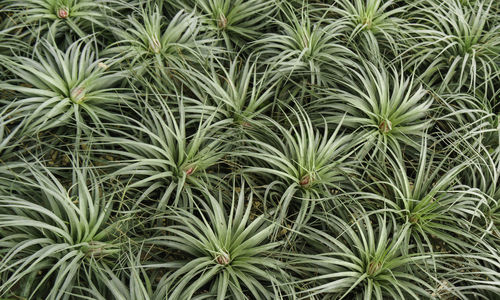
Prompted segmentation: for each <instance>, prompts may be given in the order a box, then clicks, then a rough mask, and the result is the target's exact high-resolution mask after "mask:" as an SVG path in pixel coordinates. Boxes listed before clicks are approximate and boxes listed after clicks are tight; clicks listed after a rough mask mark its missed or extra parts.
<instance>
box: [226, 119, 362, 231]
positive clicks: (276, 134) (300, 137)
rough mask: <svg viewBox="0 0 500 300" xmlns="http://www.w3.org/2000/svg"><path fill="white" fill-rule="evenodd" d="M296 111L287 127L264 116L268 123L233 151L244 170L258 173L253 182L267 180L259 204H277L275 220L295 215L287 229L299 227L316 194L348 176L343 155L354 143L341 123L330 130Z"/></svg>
mask: <svg viewBox="0 0 500 300" xmlns="http://www.w3.org/2000/svg"><path fill="white" fill-rule="evenodd" d="M295 117H296V118H295V119H294V120H295V121H296V122H297V126H293V122H292V121H291V120H290V119H288V120H287V121H288V122H289V125H288V126H287V127H284V126H282V125H280V124H279V123H278V122H276V121H274V120H271V119H268V122H269V125H264V124H263V125H261V126H262V127H261V128H259V132H258V134H262V135H261V136H259V135H257V134H256V135H254V136H253V138H254V139H248V140H244V144H246V145H244V146H242V147H241V150H238V151H236V152H235V155H236V156H239V157H242V158H245V162H246V167H245V168H244V169H243V172H244V173H249V174H259V177H260V178H258V181H256V182H255V183H254V184H255V185H256V186H257V185H259V184H264V185H265V186H266V195H265V196H264V197H265V200H264V207H265V208H267V205H269V207H277V209H278V211H279V213H277V214H276V218H275V221H276V222H277V223H279V224H283V223H284V222H285V221H287V219H288V218H290V219H291V217H292V216H294V215H295V217H294V218H295V219H294V220H293V222H294V224H293V227H292V229H299V228H300V226H302V225H303V224H304V223H306V222H307V220H308V218H309V217H310V216H311V213H312V212H313V211H314V209H315V207H316V203H317V202H318V201H319V200H321V199H323V198H327V197H329V196H330V195H331V194H332V192H333V190H338V189H342V188H343V187H342V183H343V182H345V181H348V179H347V177H348V176H347V175H348V174H349V173H351V172H352V170H351V169H350V167H349V163H348V162H347V161H346V160H347V158H348V157H349V155H351V154H352V152H353V151H354V150H353V149H355V145H354V144H353V143H352V137H351V136H349V135H342V133H341V132H340V126H338V127H337V128H336V129H335V131H334V132H333V133H330V132H329V130H328V127H327V126H326V127H325V129H324V131H323V132H321V131H319V130H318V129H316V128H315V127H314V126H313V125H312V123H311V120H310V119H309V117H308V116H307V115H306V114H305V113H304V112H303V111H298V112H295ZM268 126H269V127H268ZM290 127H291V128H290ZM250 163H251V164H250ZM256 179H257V178H256ZM267 202H270V203H268V204H266V203H267Z"/></svg>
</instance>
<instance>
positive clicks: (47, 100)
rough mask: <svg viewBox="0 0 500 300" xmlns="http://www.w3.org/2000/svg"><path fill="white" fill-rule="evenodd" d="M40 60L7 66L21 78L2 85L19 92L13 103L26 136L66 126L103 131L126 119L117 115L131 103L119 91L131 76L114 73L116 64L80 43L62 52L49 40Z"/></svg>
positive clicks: (38, 53)
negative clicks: (90, 126)
mask: <svg viewBox="0 0 500 300" xmlns="http://www.w3.org/2000/svg"><path fill="white" fill-rule="evenodd" d="M34 55H35V58H28V57H22V56H16V57H13V58H12V59H8V60H6V61H4V65H5V67H6V68H8V70H9V71H11V72H12V73H13V74H15V77H14V78H12V79H10V80H8V81H5V82H0V88H2V89H5V90H10V91H13V92H15V93H16V94H15V98H14V97H11V98H12V99H11V100H10V101H11V102H12V103H11V106H12V107H13V108H15V110H16V114H15V116H14V117H15V118H23V128H22V130H21V131H22V132H23V134H26V135H33V134H36V133H39V132H41V131H44V130H48V129H51V128H55V127H60V126H70V127H73V128H76V130H77V132H80V133H81V132H82V131H85V130H86V129H85V127H86V125H89V124H92V125H93V126H95V127H98V128H101V129H103V128H104V125H103V124H102V123H103V121H104V120H106V121H110V120H113V121H117V120H120V119H121V116H119V115H117V114H113V113H112V111H113V110H114V109H118V107H119V106H120V105H122V104H124V103H126V101H127V99H128V98H129V97H128V95H127V93H126V92H125V89H120V88H119V83H120V81H121V80H123V79H124V78H125V77H126V73H125V72H121V71H114V70H113V69H112V64H113V60H107V59H104V58H98V57H97V54H96V53H95V51H94V50H93V45H92V44H90V43H87V44H85V42H84V41H80V42H75V43H73V44H71V46H70V47H69V48H68V49H67V50H66V51H61V50H60V49H58V48H57V46H55V45H53V44H52V43H49V42H47V41H46V42H45V43H44V45H43V46H42V47H40V48H36V49H35V53H34ZM120 91H121V92H122V93H120ZM124 92H125V93H124ZM4 103H5V102H4Z"/></svg>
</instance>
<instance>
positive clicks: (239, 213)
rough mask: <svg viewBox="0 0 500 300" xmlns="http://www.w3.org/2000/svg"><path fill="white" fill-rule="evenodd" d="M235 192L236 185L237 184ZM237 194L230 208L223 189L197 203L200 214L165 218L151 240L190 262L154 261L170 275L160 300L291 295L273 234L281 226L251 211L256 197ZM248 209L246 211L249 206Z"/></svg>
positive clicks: (159, 293) (176, 212)
mask: <svg viewBox="0 0 500 300" xmlns="http://www.w3.org/2000/svg"><path fill="white" fill-rule="evenodd" d="M233 188H234V186H233ZM236 193H237V192H236V191H234V190H233V196H232V200H231V205H230V209H226V208H225V205H224V199H223V198H224V196H223V195H222V194H221V192H220V191H219V198H218V199H217V198H215V197H214V196H212V195H211V194H210V193H209V192H208V191H206V192H205V196H204V199H197V202H198V203H199V205H200V207H199V209H198V211H197V212H196V213H193V212H189V211H186V210H172V211H171V212H168V213H167V214H166V215H165V216H164V217H163V218H164V219H165V220H166V223H167V224H168V225H167V226H165V227H157V228H154V229H153V230H154V232H155V233H154V235H155V236H154V237H153V238H151V239H148V240H147V243H148V244H151V245H153V246H154V248H155V249H158V248H159V249H161V250H162V251H161V252H159V253H158V254H157V255H156V257H157V258H161V257H164V256H165V254H163V253H172V252H174V251H178V252H180V253H179V254H181V255H182V256H184V257H185V259H186V260H177V261H174V262H166V263H161V262H158V263H153V264H152V267H154V268H158V267H164V268H167V269H169V270H171V271H169V272H168V273H166V274H165V275H164V276H163V277H162V279H161V281H160V283H159V287H160V288H159V289H158V291H157V292H156V296H157V298H158V299H165V297H167V298H168V299H194V298H200V299H202V298H211V299H220V300H222V299H227V298H228V297H230V298H231V299H248V297H251V298H253V299H279V298H282V297H284V296H287V295H290V296H291V295H292V292H293V289H289V288H287V286H286V282H287V281H288V280H290V278H289V276H288V275H287V273H286V272H285V271H284V268H285V263H284V262H283V261H281V260H280V255H279V254H280V252H279V249H278V247H279V246H280V245H282V242H271V241H270V240H269V236H270V235H271V233H272V232H273V231H274V230H275V228H276V226H277V225H276V224H274V223H271V222H269V221H268V220H267V219H266V216H265V215H254V214H253V213H252V201H253V196H252V193H250V194H246V195H245V192H244V184H242V185H241V191H240V192H239V194H238V195H237V194H236ZM245 207H246V208H245Z"/></svg>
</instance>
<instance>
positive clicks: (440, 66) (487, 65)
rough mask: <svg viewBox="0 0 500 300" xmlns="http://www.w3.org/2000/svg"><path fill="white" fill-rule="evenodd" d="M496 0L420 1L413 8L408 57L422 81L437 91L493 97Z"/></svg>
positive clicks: (499, 40)
mask: <svg viewBox="0 0 500 300" xmlns="http://www.w3.org/2000/svg"><path fill="white" fill-rule="evenodd" d="M494 2H495V1H491V0H483V1H475V3H474V4H461V3H460V2H459V1H456V0H446V1H434V0H428V1H424V2H423V3H424V5H425V6H424V7H423V8H422V9H418V10H415V17H414V18H415V19H416V20H418V21H419V23H420V24H419V26H418V27H417V28H416V29H415V30H414V31H413V32H412V35H413V36H414V39H413V42H412V44H413V45H412V49H413V52H412V61H413V64H410V65H414V66H415V68H417V69H421V70H423V71H422V72H418V71H417V72H418V73H420V74H421V77H422V78H423V80H425V81H426V82H427V83H428V84H429V85H431V86H434V87H436V88H437V89H438V90H440V91H453V92H458V91H462V92H469V93H479V94H480V96H483V95H487V96H488V97H491V96H492V95H493V96H494V95H498V93H497V90H498V81H499V80H500V78H499V76H500V69H499V66H498V59H499V53H500V25H499V24H498V15H497V14H496V13H495V12H494V10H492V8H491V6H492V5H493V3H494Z"/></svg>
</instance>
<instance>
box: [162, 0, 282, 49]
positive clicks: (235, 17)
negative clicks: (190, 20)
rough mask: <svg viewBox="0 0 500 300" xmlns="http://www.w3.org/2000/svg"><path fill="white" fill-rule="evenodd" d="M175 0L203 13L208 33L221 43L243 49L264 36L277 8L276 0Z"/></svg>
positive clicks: (190, 9) (183, 5)
mask: <svg viewBox="0 0 500 300" xmlns="http://www.w3.org/2000/svg"><path fill="white" fill-rule="evenodd" d="M174 3H176V4H177V6H178V7H181V8H183V9H185V10H187V11H190V12H191V11H193V12H196V14H197V15H200V17H201V18H202V20H203V21H202V22H203V24H202V25H204V27H205V28H206V29H207V36H213V37H215V38H217V39H218V40H220V41H221V42H220V43H218V44H223V45H224V46H225V47H226V48H227V50H229V51H235V50H237V49H238V48H242V47H244V46H245V44H246V43H248V42H251V41H253V40H255V39H257V38H258V37H259V36H260V35H262V34H263V33H264V31H265V30H266V29H267V27H269V25H270V24H271V20H272V16H273V15H274V13H275V11H276V8H277V3H276V1H274V0H176V1H174ZM169 5H171V4H170V3H169ZM211 33H212V34H211Z"/></svg>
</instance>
